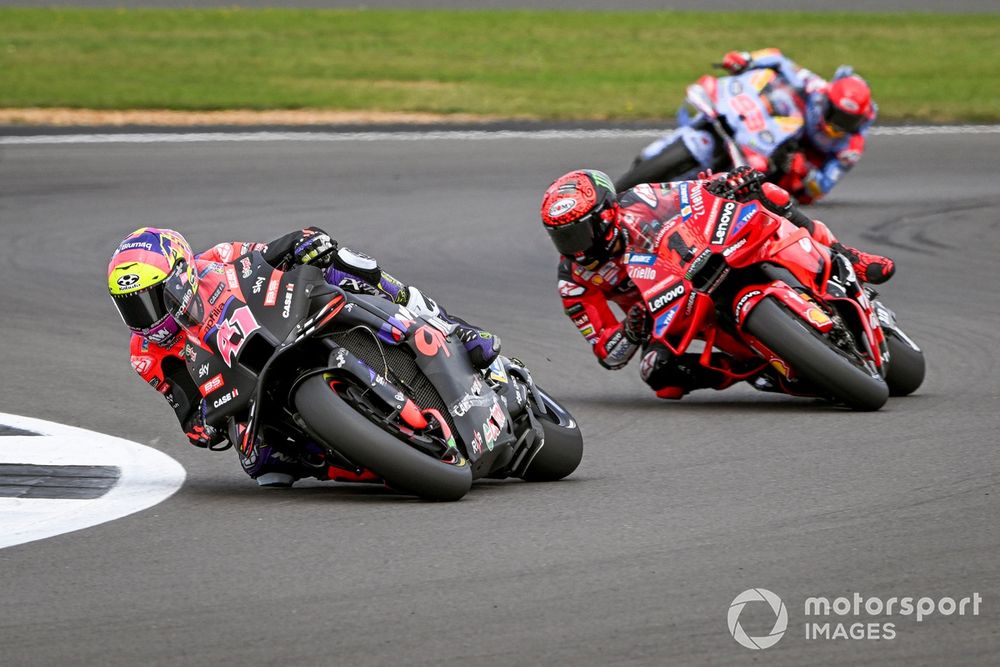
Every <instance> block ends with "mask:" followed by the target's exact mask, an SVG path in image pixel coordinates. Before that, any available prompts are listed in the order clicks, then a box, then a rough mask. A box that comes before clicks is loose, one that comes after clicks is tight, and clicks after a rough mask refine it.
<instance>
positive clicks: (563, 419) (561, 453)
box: [521, 386, 583, 482]
mask: <svg viewBox="0 0 1000 667" xmlns="http://www.w3.org/2000/svg"><path fill="white" fill-rule="evenodd" d="M535 392H536V393H537V394H538V396H539V397H540V398H541V399H542V403H544V404H545V414H539V413H538V412H537V411H536V410H535V409H534V406H532V413H533V414H534V415H535V418H536V419H538V421H539V423H541V425H542V431H544V432H545V442H544V443H543V444H542V447H541V449H539V450H538V451H537V452H535V456H534V458H532V459H531V462H530V463H529V464H528V467H527V469H526V470H525V471H524V474H523V475H522V476H521V478H522V479H524V480H525V481H527V482H554V481H556V480H558V479H562V478H563V477H566V476H567V475H569V474H571V473H572V472H573V471H574V470H576V468H577V466H579V465H580V460H581V459H583V434H582V433H580V426H579V425H578V424H577V423H576V420H575V419H573V416H572V415H571V414H570V413H569V411H568V410H566V409H565V408H564V407H562V406H561V405H559V404H558V403H557V402H556V401H555V399H553V398H552V397H551V396H549V395H548V394H547V393H545V391H544V390H543V389H541V388H540V387H537V386H536V387H535ZM530 400H531V399H530V398H529V401H530Z"/></svg>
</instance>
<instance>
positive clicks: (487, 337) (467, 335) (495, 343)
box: [448, 317, 500, 370]
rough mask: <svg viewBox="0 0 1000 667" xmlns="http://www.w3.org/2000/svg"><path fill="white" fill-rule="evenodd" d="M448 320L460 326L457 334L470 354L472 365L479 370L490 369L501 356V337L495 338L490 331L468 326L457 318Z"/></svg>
mask: <svg viewBox="0 0 1000 667" xmlns="http://www.w3.org/2000/svg"><path fill="white" fill-rule="evenodd" d="M448 319H450V320H452V321H454V322H455V323H457V324H458V327H456V329H455V333H456V334H458V337H459V339H460V340H461V341H462V345H464V346H465V351H466V352H467V353H468V355H469V361H471V362H472V365H473V366H474V367H475V368H478V369H479V370H482V369H484V368H487V367H489V365H490V364H492V363H493V361H494V360H495V359H496V358H497V356H498V355H499V354H500V338H499V336H494V335H493V334H491V333H490V332H489V331H485V330H483V329H480V328H478V327H474V326H472V325H471V324H467V323H465V322H463V321H462V320H460V319H458V318H457V317H451V318H448Z"/></svg>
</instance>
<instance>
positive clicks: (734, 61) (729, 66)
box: [722, 51, 750, 74]
mask: <svg viewBox="0 0 1000 667" xmlns="http://www.w3.org/2000/svg"><path fill="white" fill-rule="evenodd" d="M749 64H750V53H749V52H747V51H730V52H729V53H727V54H726V55H724V56H722V66H723V67H724V68H725V70H726V71H727V72H729V73H730V74H739V73H740V72H742V71H743V70H745V69H746V68H747V65H749Z"/></svg>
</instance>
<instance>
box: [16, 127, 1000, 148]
mask: <svg viewBox="0 0 1000 667" xmlns="http://www.w3.org/2000/svg"><path fill="white" fill-rule="evenodd" d="M669 130H670V128H649V129H635V130H624V129H618V130H616V129H606V130H582V129H581V130H433V131H415V132H407V131H399V132H377V131H360V132H351V131H344V132H310V131H302V132H274V131H267V130H262V131H258V132H178V133H171V132H137V133H130V132H121V133H107V134H35V135H24V136H0V146H40V145H65V144H185V143H197V142H236V143H240V142H273V141H304V142H310V141H311V142H330V141H441V140H459V141H491V140H497V139H537V140H549V139H629V138H643V137H658V136H662V135H663V134H664V133H666V132H668V131H669ZM869 134H871V135H873V136H918V135H919V136H933V135H953V134H1000V125H899V126H885V127H874V128H872V129H871V131H870V133H869Z"/></svg>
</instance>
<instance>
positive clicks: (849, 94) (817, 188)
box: [722, 48, 878, 204]
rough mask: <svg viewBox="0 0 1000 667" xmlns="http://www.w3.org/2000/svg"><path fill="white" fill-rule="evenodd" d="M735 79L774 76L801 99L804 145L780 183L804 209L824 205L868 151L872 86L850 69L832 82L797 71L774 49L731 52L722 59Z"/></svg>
mask: <svg viewBox="0 0 1000 667" xmlns="http://www.w3.org/2000/svg"><path fill="white" fill-rule="evenodd" d="M722 66H723V67H724V68H725V69H726V70H727V71H728V72H729V73H730V74H740V73H742V72H745V71H747V70H757V69H760V70H772V71H774V72H776V73H777V75H778V76H779V77H781V79H782V80H783V81H784V82H786V83H787V84H788V85H789V86H791V88H792V89H793V90H794V91H795V93H797V95H798V99H797V100H795V102H796V104H797V106H798V107H799V108H800V110H801V111H802V113H803V116H804V118H805V124H804V128H803V143H802V145H801V149H802V150H801V152H798V153H795V154H794V155H793V156H792V158H791V161H790V164H789V165H788V167H787V170H786V175H785V176H784V177H783V178H782V180H781V181H780V185H782V186H783V187H784V188H785V189H786V190H788V191H789V192H790V193H791V194H792V195H793V196H794V197H795V198H796V199H797V200H798V201H799V203H802V204H809V203H811V202H814V201H817V200H819V199H820V198H821V197H823V196H824V195H826V194H827V193H829V192H830V190H832V189H833V187H834V186H835V185H836V184H837V182H838V181H839V180H840V178H841V177H842V176H843V175H844V174H846V173H847V172H848V171H850V169H851V168H852V167H854V165H855V164H857V163H858V160H860V159H861V155H862V154H863V153H864V150H865V135H866V134H867V132H868V128H869V127H870V126H871V124H872V122H874V120H875V117H876V115H877V113H878V106H877V105H876V104H875V102H874V100H872V94H871V89H870V88H869V86H868V83H867V82H866V81H865V80H864V79H862V78H861V77H860V76H858V75H857V74H855V73H854V70H853V68H851V67H850V66H849V65H841V66H840V67H839V68H837V71H836V72H835V73H834V76H833V79H832V80H831V81H829V82H828V81H826V80H825V79H823V78H822V77H820V76H819V75H817V74H815V73H813V72H811V71H809V70H808V69H806V68H804V67H801V66H800V65H797V64H796V63H795V62H793V61H792V60H791V59H789V58H788V57H786V56H785V55H783V54H782V53H781V51H780V50H778V49H775V48H768V49H761V50H759V51H753V52H746V51H730V52H729V53H727V54H726V55H725V56H724V57H723V59H722Z"/></svg>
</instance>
